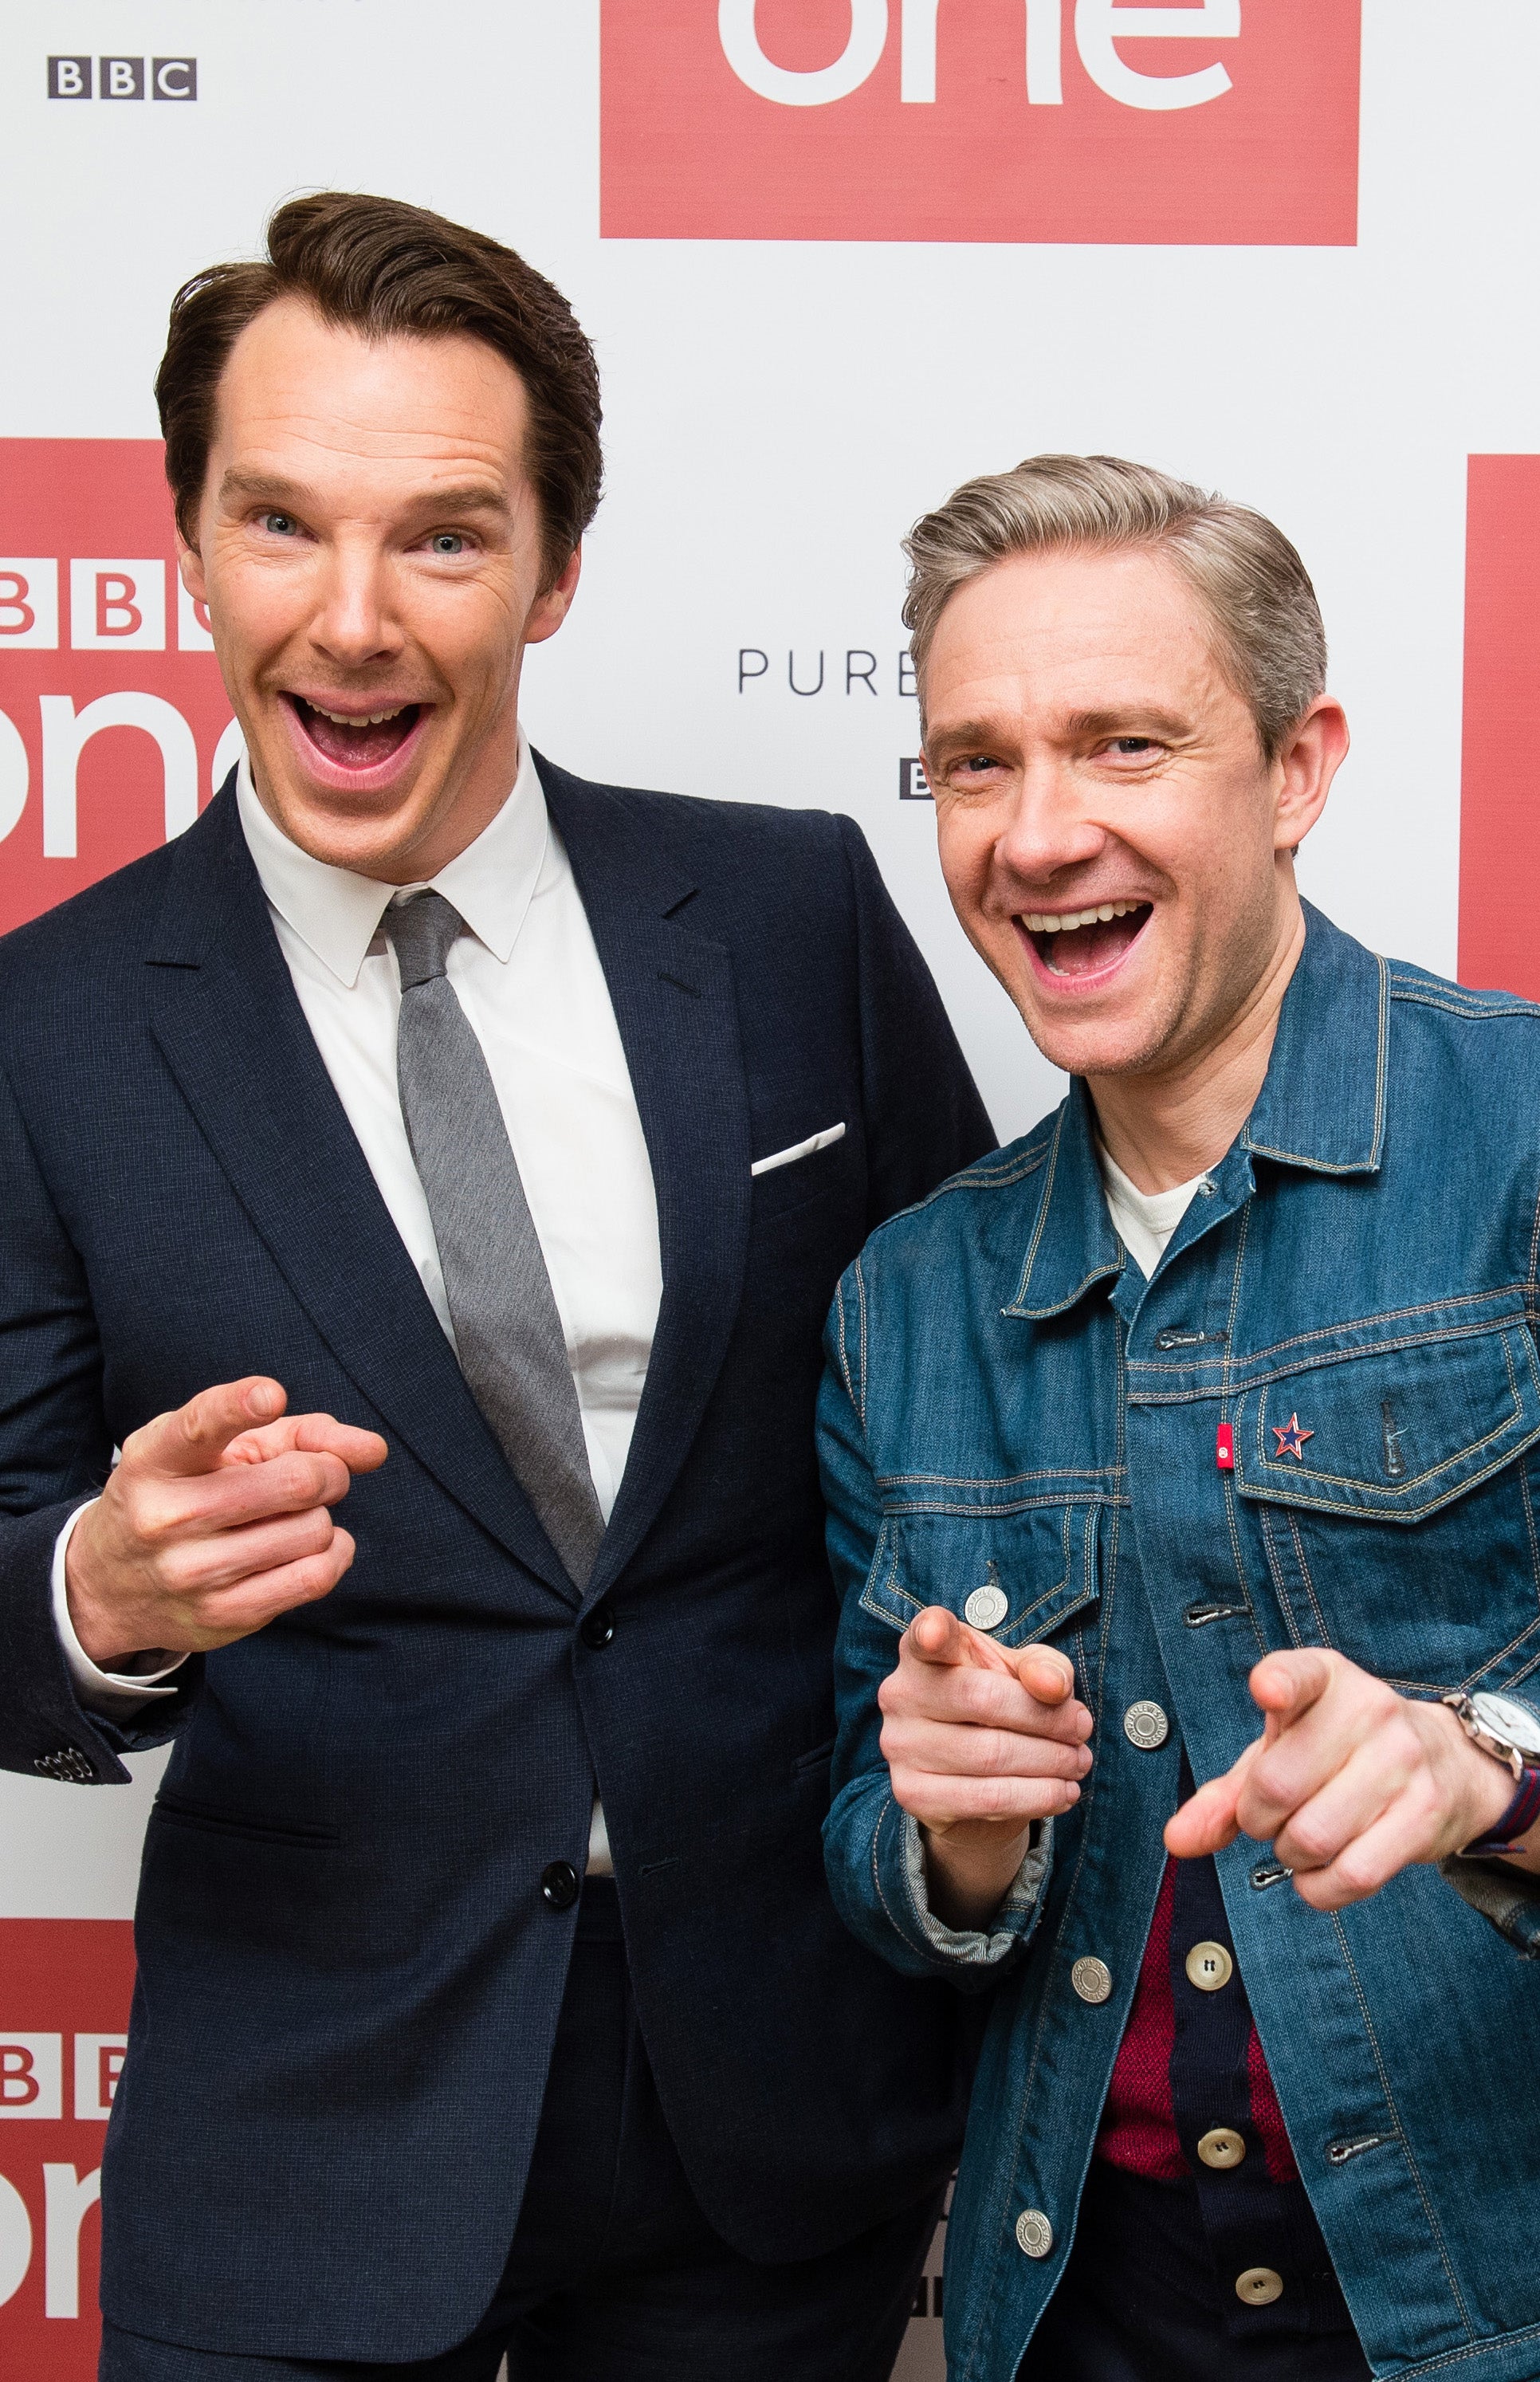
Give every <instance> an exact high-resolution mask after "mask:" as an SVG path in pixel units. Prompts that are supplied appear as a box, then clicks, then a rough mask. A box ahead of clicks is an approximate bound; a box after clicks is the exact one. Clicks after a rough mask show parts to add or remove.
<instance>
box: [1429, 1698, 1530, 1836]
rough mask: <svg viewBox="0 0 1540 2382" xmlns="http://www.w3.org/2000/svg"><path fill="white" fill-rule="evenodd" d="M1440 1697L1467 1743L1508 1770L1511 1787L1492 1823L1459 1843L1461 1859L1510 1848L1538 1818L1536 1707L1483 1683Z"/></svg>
mask: <svg viewBox="0 0 1540 2382" xmlns="http://www.w3.org/2000/svg"><path fill="white" fill-rule="evenodd" d="M1441 1701H1443V1702H1444V1703H1446V1704H1448V1708H1449V1710H1450V1711H1451V1712H1452V1713H1453V1714H1454V1716H1455V1718H1456V1720H1458V1721H1459V1723H1460V1725H1461V1728H1462V1729H1463V1730H1464V1731H1465V1734H1466V1736H1467V1737H1469V1738H1470V1740H1471V1742H1472V1744H1473V1745H1479V1746H1480V1748H1481V1750H1482V1751H1483V1752H1484V1753H1490V1754H1491V1755H1492V1756H1493V1758H1494V1759H1495V1760H1496V1761H1497V1762H1501V1763H1502V1764H1503V1766H1504V1768H1505V1769H1507V1770H1509V1771H1511V1773H1512V1774H1513V1779H1514V1783H1515V1789H1516V1791H1515V1793H1514V1796H1513V1799H1512V1801H1511V1802H1510V1803H1509V1807H1508V1809H1507V1811H1505V1812H1504V1813H1503V1815H1502V1817H1501V1819H1500V1820H1499V1821H1498V1822H1497V1825H1496V1826H1495V1827H1492V1828H1488V1830H1487V1831H1486V1834H1485V1836H1477V1837H1476V1839H1475V1841H1474V1842H1473V1843H1472V1844H1468V1845H1464V1846H1462V1847H1461V1860H1484V1859H1485V1858H1486V1857H1487V1856H1488V1855H1489V1854H1492V1853H1505V1852H1509V1851H1510V1850H1511V1849H1512V1848H1513V1846H1514V1845H1516V1844H1517V1843H1518V1842H1519V1839H1520V1838H1521V1837H1522V1836H1528V1834H1529V1832H1530V1830H1531V1829H1532V1828H1533V1827H1534V1823H1535V1822H1536V1821H1537V1820H1540V1712H1536V1710H1535V1709H1534V1705H1533V1704H1530V1703H1525V1702H1523V1701H1521V1699H1520V1698H1519V1697H1518V1696H1499V1695H1493V1694H1491V1693H1490V1692H1488V1691H1487V1690H1485V1689H1484V1690H1483V1691H1482V1692H1481V1693H1480V1694H1479V1695H1474V1696H1468V1695H1466V1694H1465V1693H1464V1692H1463V1690H1457V1691H1456V1693H1455V1694H1453V1695H1448V1696H1445V1697H1443V1698H1442V1699H1441Z"/></svg>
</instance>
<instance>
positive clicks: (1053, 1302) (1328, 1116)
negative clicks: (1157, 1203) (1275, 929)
mask: <svg viewBox="0 0 1540 2382" xmlns="http://www.w3.org/2000/svg"><path fill="white" fill-rule="evenodd" d="M1303 907H1304V918H1305V940H1304V949H1303V951H1302V952H1301V954H1300V961H1299V964H1298V966H1297V967H1296V968H1295V970H1294V973H1293V976H1291V977H1290V978H1289V986H1288V988H1287V990H1286V991H1285V993H1284V996H1283V1005H1282V1007H1281V1009H1280V1010H1279V1012H1278V1023H1277V1034H1276V1035H1275V1037H1274V1040H1273V1050H1272V1056H1271V1058H1270V1059H1269V1061H1268V1063H1267V1074H1266V1077H1265V1081H1264V1083H1263V1087H1262V1089H1261V1091H1260V1093H1259V1094H1258V1095H1257V1099H1256V1104H1255V1106H1254V1107H1253V1110H1252V1112H1251V1115H1250V1116H1249V1117H1248V1119H1247V1120H1246V1123H1245V1124H1244V1125H1243V1126H1242V1128H1241V1133H1240V1135H1239V1136H1238V1137H1237V1140H1236V1142H1235V1143H1234V1145H1233V1146H1232V1148H1231V1149H1230V1152H1229V1156H1228V1158H1227V1159H1226V1160H1224V1163H1223V1165H1222V1166H1220V1167H1214V1168H1211V1169H1210V1170H1209V1179H1210V1180H1212V1181H1214V1182H1215V1183H1216V1185H1217V1186H1218V1189H1219V1191H1220V1193H1221V1194H1222V1195H1223V1196H1222V1197H1220V1198H1218V1199H1217V1201H1216V1205H1215V1208H1214V1210H1213V1214H1214V1217H1215V1219H1217V1217H1218V1216H1219V1215H1221V1214H1223V1213H1225V1212H1228V1209H1230V1208H1232V1207H1233V1206H1235V1205H1237V1204H1239V1203H1240V1201H1241V1200H1242V1199H1244V1198H1247V1197H1250V1196H1251V1192H1252V1189H1253V1174H1252V1167H1251V1160H1252V1159H1253V1157H1254V1158H1266V1159H1271V1160H1273V1161H1274V1162H1275V1163H1276V1164H1279V1165H1284V1166H1302V1167H1306V1168H1308V1169H1309V1170H1310V1171H1311V1172H1312V1173H1320V1174H1373V1173H1377V1172H1378V1169H1379V1163H1380V1152H1381V1149H1382V1148H1383V1145H1384V1140H1385V1111H1386V1095H1387V1057H1388V1042H1389V1026H1388V1020H1389V976H1388V971H1387V967H1386V964H1385V962H1384V961H1383V960H1382V959H1379V958H1377V957H1376V956H1375V953H1374V952H1369V951H1365V950H1364V948H1363V944H1362V943H1357V942H1354V940H1353V939H1352V937H1351V935H1345V934H1343V933H1342V931H1341V929H1340V928H1339V927H1334V926H1333V925H1332V923H1331V921H1330V919H1329V918H1326V917H1323V916H1322V915H1321V913H1320V911H1319V910H1316V909H1313V908H1312V907H1311V905H1310V903H1309V902H1305V903H1304V905H1303ZM1046 1173H1047V1180H1046V1182H1045V1185H1044V1188H1043V1197H1042V1199H1041V1201H1040V1203H1039V1206H1038V1210H1037V1218H1036V1222H1035V1226H1034V1229H1033V1236H1032V1240H1031V1243H1030V1245H1029V1246H1028V1249H1027V1253H1026V1261H1025V1264H1024V1265H1023V1268H1022V1271H1021V1284H1020V1287H1019V1288H1018V1290H1017V1293H1016V1295H1015V1297H1014V1298H1013V1299H1012V1301H1011V1302H1010V1304H1009V1306H1008V1307H1007V1308H1005V1309H1004V1312H1005V1313H1006V1314H1007V1315H1020V1316H1026V1317H1030V1318H1032V1319H1033V1320H1036V1319H1039V1318H1042V1317H1044V1316H1047V1315H1057V1314H1061V1313H1062V1312H1063V1311H1064V1310H1065V1309H1066V1308H1070V1307H1073V1306H1074V1304H1075V1302H1076V1300H1077V1299H1079V1298H1080V1297H1082V1295H1083V1294H1084V1293H1085V1292H1086V1291H1088V1290H1089V1289H1090V1288H1091V1285H1092V1284H1093V1283H1095V1282H1099V1281H1102V1280H1104V1279H1105V1278H1106V1277H1107V1276H1109V1275H1112V1274H1116V1273H1118V1272H1120V1271H1121V1270H1122V1265H1123V1249H1122V1244H1121V1243H1120V1241H1119V1240H1118V1236H1117V1234H1116V1233H1115V1232H1114V1231H1113V1228H1112V1222H1111V1219H1110V1217H1109V1216H1108V1214H1107V1208H1106V1198H1105V1197H1104V1195H1103V1188H1102V1172H1101V1167H1100V1164H1099V1162H1098V1149H1097V1142H1096V1132H1095V1118H1094V1111H1093V1110H1092V1105H1091V1099H1090V1095H1089V1094H1088V1092H1087V1091H1086V1088H1085V1086H1084V1084H1083V1083H1082V1081H1081V1080H1080V1078H1079V1077H1077V1078H1076V1079H1075V1080H1074V1081H1073V1082H1072V1083H1071V1084H1070V1087H1069V1099H1067V1100H1066V1101H1065V1103H1064V1106H1063V1107H1062V1108H1061V1109H1060V1111H1059V1113H1058V1118H1057V1123H1056V1124H1055V1128H1054V1133H1053V1137H1052V1140H1051V1141H1050V1143H1049V1147H1048V1152H1047V1158H1046ZM1183 1229H1184V1228H1183V1227H1182V1226H1179V1227H1178V1230H1179V1232H1180V1231H1183ZM1173 1246H1176V1244H1175V1242H1174V1241H1173Z"/></svg>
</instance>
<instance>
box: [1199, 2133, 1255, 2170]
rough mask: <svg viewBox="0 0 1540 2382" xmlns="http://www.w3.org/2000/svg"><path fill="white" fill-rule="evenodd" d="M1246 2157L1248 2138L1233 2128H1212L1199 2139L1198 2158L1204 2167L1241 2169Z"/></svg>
mask: <svg viewBox="0 0 1540 2382" xmlns="http://www.w3.org/2000/svg"><path fill="white" fill-rule="evenodd" d="M1245 2155H1246V2137H1245V2136H1244V2134H1238V2133H1237V2132H1236V2130H1235V2128H1234V2127H1233V2126H1210V2128H1209V2130H1208V2131H1207V2133H1206V2134H1202V2135H1200V2136H1199V2139H1198V2156H1199V2157H1200V2158H1201V2159H1202V2161H1203V2163H1204V2167H1239V2166H1240V2164H1241V2160H1242V2159H1243V2158H1244V2157H1245Z"/></svg>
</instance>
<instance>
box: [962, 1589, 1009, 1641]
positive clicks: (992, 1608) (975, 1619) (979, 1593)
mask: <svg viewBox="0 0 1540 2382" xmlns="http://www.w3.org/2000/svg"><path fill="white" fill-rule="evenodd" d="M1009 1611H1010V1599H1009V1597H1008V1595H1007V1594H1006V1592H1005V1590H1004V1589H1003V1588H998V1587H996V1583H995V1582H994V1581H993V1580H989V1581H986V1582H985V1584H984V1587H983V1588H976V1589H975V1590H973V1593H972V1596H971V1597H970V1598H969V1600H968V1602H967V1603H966V1604H965V1605H964V1606H963V1608H962V1617H963V1619H964V1621H966V1622H967V1623H968V1624H969V1625H970V1627H972V1628H974V1629H997V1628H998V1627H999V1626H1000V1624H1001V1622H1002V1621H1003V1620H1004V1619H1005V1617H1006V1615H1007V1614H1008V1612H1009Z"/></svg>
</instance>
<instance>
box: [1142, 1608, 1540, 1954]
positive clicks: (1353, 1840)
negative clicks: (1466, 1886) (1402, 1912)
mask: <svg viewBox="0 0 1540 2382" xmlns="http://www.w3.org/2000/svg"><path fill="white" fill-rule="evenodd" d="M1250 1684H1251V1690H1252V1695H1253V1699H1254V1700H1255V1701H1256V1703H1257V1704H1258V1706H1259V1707H1260V1709H1261V1710H1262V1712H1263V1713H1265V1716H1266V1717H1265V1725H1264V1728H1263V1733H1262V1735H1261V1736H1260V1737H1256V1738H1254V1739H1253V1742H1252V1743H1251V1744H1250V1745H1249V1746H1248V1747H1247V1748H1246V1750H1245V1752H1244V1753H1243V1754H1242V1755H1241V1759H1240V1760H1239V1762H1236V1763H1235V1764H1234V1766H1233V1767H1232V1768H1231V1769H1229V1770H1228V1771H1227V1772H1226V1773H1225V1774H1224V1776H1223V1777H1221V1778H1212V1779H1210V1780H1209V1782H1208V1784H1207V1785H1206V1786H1204V1787H1199V1789H1198V1791H1197V1793H1196V1794H1195V1795H1192V1796H1191V1797H1190V1798H1189V1799H1188V1800H1187V1801H1186V1802H1185V1803H1184V1804H1183V1805H1182V1807H1181V1809H1180V1810H1179V1811H1178V1812H1177V1813H1176V1814H1175V1816H1174V1817H1173V1818H1172V1819H1171V1820H1169V1821H1168V1822H1167V1828H1166V1845H1167V1851H1169V1852H1172V1853H1175V1854H1176V1855H1177V1857H1178V1858H1179V1860H1193V1859H1195V1858H1197V1857H1198V1856H1199V1855H1201V1854H1204V1853H1215V1852H1218V1851H1219V1850H1220V1849H1221V1848H1222V1847H1224V1846H1225V1845H1228V1844H1229V1843H1231V1842H1232V1841H1233V1840H1234V1838H1235V1837H1236V1836H1240V1835H1245V1836H1254V1837H1257V1838H1258V1839H1259V1840H1260V1841H1261V1842H1263V1843H1265V1844H1270V1845H1271V1846H1272V1848H1273V1850H1274V1853H1275V1855H1276V1856H1277V1859H1278V1860H1280V1861H1282V1862H1283V1863H1284V1864H1285V1865H1286V1866H1287V1867H1288V1868H1289V1869H1291V1870H1292V1871H1293V1872H1294V1889H1295V1892H1296V1893H1297V1894H1299V1895H1301V1896H1302V1897H1303V1899H1304V1900H1305V1901H1306V1902H1308V1903H1309V1904H1310V1906H1311V1908H1312V1909H1315V1910H1340V1909H1343V1908H1344V1907H1345V1906H1346V1905H1347V1904H1349V1903H1351V1902H1363V1901H1365V1900H1366V1899H1367V1897H1369V1896H1370V1895H1372V1894H1377V1893H1378V1892H1379V1890H1380V1888H1381V1886H1383V1885H1387V1884H1388V1882H1389V1880H1390V1879H1391V1878H1393V1877H1394V1876H1395V1875H1396V1874H1397V1872H1399V1870H1402V1869H1405V1868H1406V1867H1407V1866H1408V1864H1409V1863H1411V1862H1412V1861H1437V1860H1444V1859H1445V1858H1446V1857H1447V1856H1448V1854H1450V1853H1454V1852H1458V1851H1459V1850H1460V1849H1461V1846H1463V1845H1468V1844H1472V1843H1473V1842H1474V1841H1475V1839H1476V1838H1477V1837H1479V1836H1484V1835H1485V1833H1486V1831H1487V1830H1488V1829H1489V1828H1492V1827H1495V1826H1496V1824H1497V1822H1498V1820H1499V1819H1500V1818H1501V1817H1502V1815H1503V1812H1504V1811H1506V1810H1507V1808H1508V1804H1509V1799H1510V1798H1511V1796H1512V1793H1513V1780H1512V1778H1511V1777H1510V1775H1509V1773H1508V1771H1507V1770H1505V1769H1504V1767H1503V1765H1502V1764H1501V1762H1495V1761H1494V1760H1493V1758H1492V1756H1491V1755H1490V1754H1488V1753H1484V1752H1483V1751H1482V1750H1481V1748H1480V1747H1479V1746H1476V1745H1473V1743H1472V1742H1471V1740H1470V1738H1469V1737H1467V1736H1466V1735H1465V1732H1464V1730H1463V1729H1462V1728H1461V1725H1460V1723H1459V1721H1458V1720H1457V1719H1456V1717H1455V1715H1454V1713H1452V1712H1450V1711H1448V1709H1447V1708H1446V1707H1445V1706H1444V1705H1443V1704H1440V1703H1427V1702H1423V1701H1418V1700H1416V1699H1415V1698H1412V1697H1410V1696H1400V1695H1398V1694H1397V1693H1396V1691H1395V1689H1394V1688H1387V1686H1386V1684H1385V1682H1384V1680H1383V1679H1376V1678H1375V1677H1374V1676H1372V1675H1371V1674H1370V1673H1369V1672H1367V1671H1362V1670H1360V1669H1359V1668H1358V1666H1357V1664H1354V1663H1350V1662H1349V1661H1348V1660H1347V1658H1346V1657H1345V1656H1344V1655H1341V1654H1338V1653H1335V1652H1332V1651H1329V1650H1327V1649H1326V1648H1325V1647H1302V1648H1301V1649H1300V1650H1299V1651H1294V1652H1289V1653H1279V1654H1268V1655H1265V1657H1264V1659H1263V1660H1262V1661H1261V1662H1260V1663H1258V1664H1257V1665H1256V1667H1255V1669H1254V1670H1253V1673H1252V1675H1251V1683H1250ZM1535 1834H1537V1835H1540V1831H1536V1832H1535ZM1528 1841H1529V1842H1531V1843H1533V1837H1532V1838H1531V1839H1530V1840H1528ZM1516 1859H1517V1864H1518V1865H1519V1866H1521V1867H1524V1868H1532V1867H1534V1868H1540V1855H1537V1854H1535V1853H1534V1852H1531V1851H1521V1852H1520V1853H1519V1854H1518V1855H1517V1856H1516Z"/></svg>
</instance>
